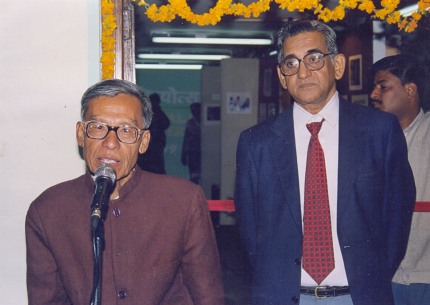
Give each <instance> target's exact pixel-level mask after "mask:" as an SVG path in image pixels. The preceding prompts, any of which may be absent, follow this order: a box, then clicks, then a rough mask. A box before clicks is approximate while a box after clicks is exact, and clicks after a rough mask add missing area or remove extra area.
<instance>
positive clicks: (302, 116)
mask: <svg viewBox="0 0 430 305" xmlns="http://www.w3.org/2000/svg"><path fill="white" fill-rule="evenodd" d="M293 107H294V112H295V117H296V118H298V120H299V121H301V122H306V124H308V123H312V122H321V121H322V119H323V118H324V119H325V124H329V125H330V126H331V127H336V126H337V124H338V122H339V93H338V92H337V91H336V92H335V93H334V94H333V96H332V98H331V99H330V100H329V101H328V103H327V104H326V105H325V106H324V108H323V109H321V111H320V112H318V113H317V114H312V113H310V112H308V111H306V110H305V109H304V108H303V107H301V106H300V105H298V104H297V103H294V105H293Z"/></svg>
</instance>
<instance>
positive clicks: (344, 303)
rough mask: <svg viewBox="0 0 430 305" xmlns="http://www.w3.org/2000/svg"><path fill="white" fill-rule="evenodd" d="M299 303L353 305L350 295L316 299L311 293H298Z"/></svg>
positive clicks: (302, 304)
mask: <svg viewBox="0 0 430 305" xmlns="http://www.w3.org/2000/svg"><path fill="white" fill-rule="evenodd" d="M429 304H430V303H429ZM300 305H354V304H353V303H352V299H351V295H341V296H338V297H330V298H321V299H317V298H316V297H314V296H311V295H303V294H301V295H300Z"/></svg>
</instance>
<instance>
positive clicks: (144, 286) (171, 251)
mask: <svg viewBox="0 0 430 305" xmlns="http://www.w3.org/2000/svg"><path fill="white" fill-rule="evenodd" d="M93 192H94V183H93V181H92V179H91V176H90V175H89V174H88V173H87V174H85V175H83V176H81V177H79V178H77V179H74V180H71V181H67V182H64V183H61V184H59V185H56V186H54V187H51V188H50V189H48V190H47V191H45V192H44V193H42V194H41V195H40V196H39V197H38V198H37V199H36V200H35V201H34V202H33V203H32V204H31V206H30V208H29V211H28V214H27V219H26V238H27V286H28V296H29V305H36V304H41V305H47V304H73V305H87V304H89V301H90V297H91V289H92V285H93V254H92V242H91V229H90V214H91V211H90V203H91V199H92V195H93ZM104 229H105V244H106V248H105V250H104V252H103V282H102V304H103V305H113V304H124V305H126V304H132V305H146V304H148V305H155V304H160V305H167V304H169V305H191V304H194V305H195V304H201V305H203V304H207V305H222V304H224V300H223V293H222V282H221V272H220V265H219V256H218V250H217V246H216V240H215V236H214V232H213V228H212V224H211V221H210V215H209V212H208V208H207V202H206V199H205V197H204V194H203V192H202V190H201V188H200V187H198V186H196V185H194V184H192V183H190V182H188V181H185V180H182V179H179V178H174V177H169V176H165V175H155V174H151V173H147V172H143V171H141V170H140V169H136V170H135V173H134V175H133V177H132V178H131V179H130V180H129V181H128V182H127V183H126V184H125V185H124V186H123V187H122V188H121V189H120V197H119V198H118V199H117V200H112V201H110V203H109V211H108V213H107V218H106V220H105V222H104Z"/></svg>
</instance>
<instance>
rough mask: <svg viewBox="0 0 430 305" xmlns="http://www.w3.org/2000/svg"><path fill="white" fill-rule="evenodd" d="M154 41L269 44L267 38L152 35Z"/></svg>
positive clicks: (269, 41)
mask: <svg viewBox="0 0 430 305" xmlns="http://www.w3.org/2000/svg"><path fill="white" fill-rule="evenodd" d="M152 42H154V43H194V44H232V45H260V46H263V45H271V44H272V40H271V39H268V38H205V37H152Z"/></svg>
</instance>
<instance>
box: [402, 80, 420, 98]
mask: <svg viewBox="0 0 430 305" xmlns="http://www.w3.org/2000/svg"><path fill="white" fill-rule="evenodd" d="M405 89H406V94H407V95H408V98H416V97H417V94H418V92H417V85H415V84H414V83H407V84H406V85H405Z"/></svg>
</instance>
